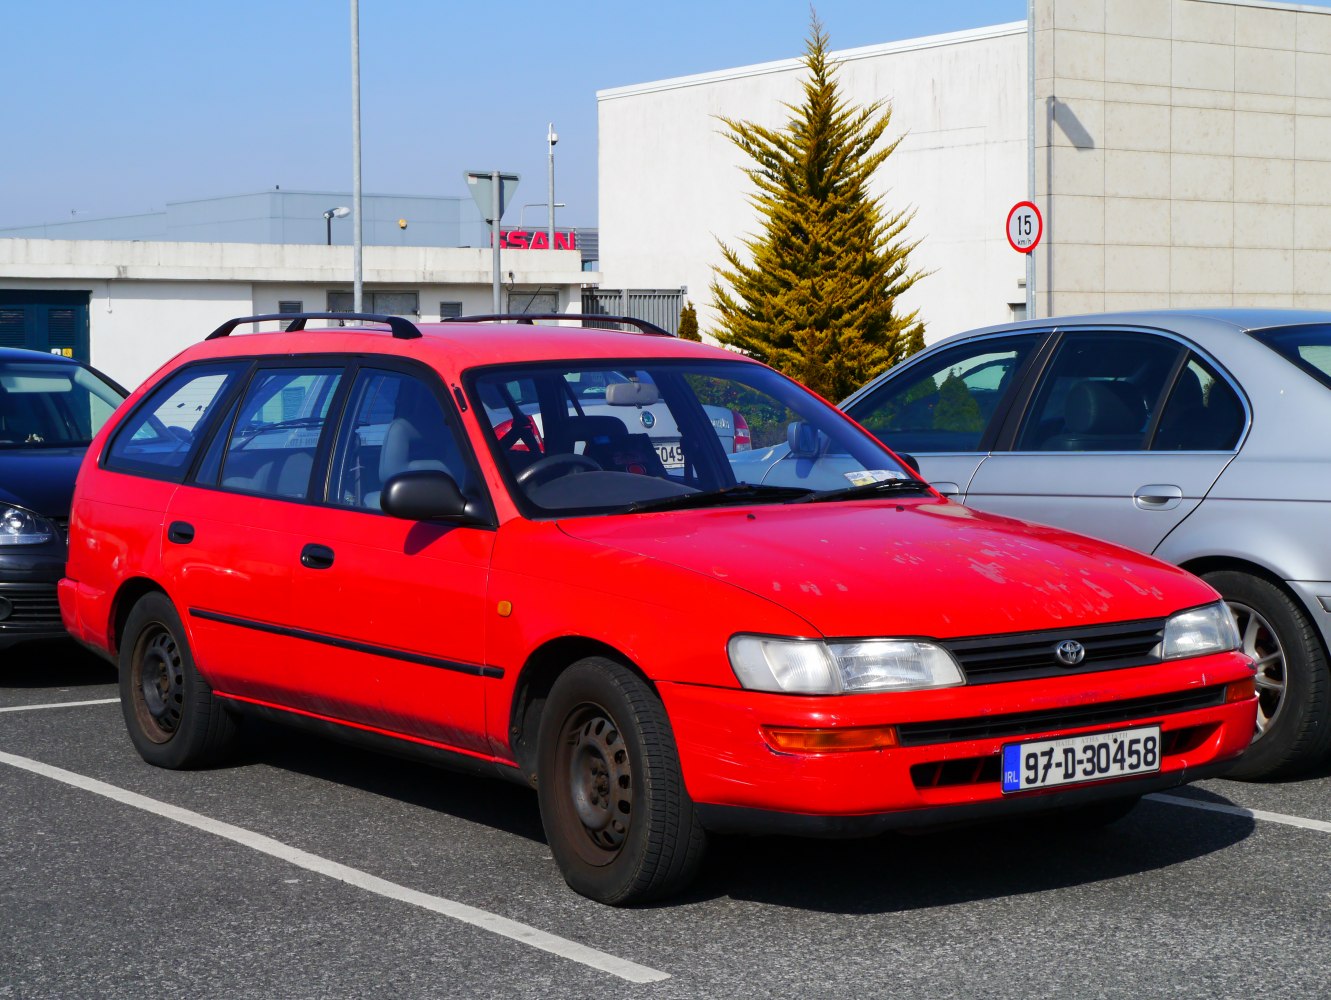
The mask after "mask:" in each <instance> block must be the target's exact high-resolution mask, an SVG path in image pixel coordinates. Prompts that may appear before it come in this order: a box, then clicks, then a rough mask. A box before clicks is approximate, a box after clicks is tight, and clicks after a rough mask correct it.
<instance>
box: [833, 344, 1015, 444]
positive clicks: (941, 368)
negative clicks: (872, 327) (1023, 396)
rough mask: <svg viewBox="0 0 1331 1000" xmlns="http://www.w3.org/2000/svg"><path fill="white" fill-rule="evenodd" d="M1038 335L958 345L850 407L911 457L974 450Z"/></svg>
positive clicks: (871, 428)
mask: <svg viewBox="0 0 1331 1000" xmlns="http://www.w3.org/2000/svg"><path fill="white" fill-rule="evenodd" d="M1040 336H1041V335H1040V334H1034V333H1032V334H1026V335H1021V336H1015V337H1004V338H1001V339H992V340H983V341H979V342H977V343H971V344H961V345H958V346H957V347H955V348H953V349H951V350H948V351H943V352H941V353H940V354H938V355H937V356H936V357H935V358H932V359H930V360H929V361H922V362H920V363H918V364H916V365H914V366H913V367H912V368H910V369H909V371H908V373H907V374H906V376H905V377H904V378H901V379H891V380H889V381H888V383H887V384H886V385H885V386H884V387H883V388H882V389H880V390H879V391H878V392H876V393H873V394H872V395H870V396H869V397H867V398H866V399H864V400H863V401H861V402H860V403H858V404H856V405H854V406H851V407H850V415H851V416H853V417H854V418H855V419H856V420H858V421H859V422H860V423H861V424H862V425H863V426H864V428H865V429H866V430H868V431H869V433H871V434H873V435H874V436H875V437H877V438H878V439H879V440H880V441H883V442H884V443H886V444H887V445H889V446H890V447H892V448H895V449H896V450H897V451H899V452H901V451H905V452H910V453H912V454H925V453H930V452H933V453H946V452H966V451H976V450H978V449H979V447H980V441H981V439H982V438H983V437H984V432H985V430H986V429H987V428H988V426H989V422H990V420H991V419H992V418H993V416H994V414H995V413H997V412H998V408H999V404H1000V403H1001V402H1002V400H1003V398H1004V397H1005V396H1006V394H1007V392H1008V390H1009V389H1010V388H1011V387H1012V386H1013V385H1014V384H1015V379H1016V375H1017V372H1018V371H1020V369H1021V366H1022V364H1023V363H1024V362H1025V360H1026V359H1027V358H1028V357H1029V356H1030V353H1031V351H1032V350H1034V348H1035V345H1036V344H1037V343H1038V342H1039V340H1040Z"/></svg>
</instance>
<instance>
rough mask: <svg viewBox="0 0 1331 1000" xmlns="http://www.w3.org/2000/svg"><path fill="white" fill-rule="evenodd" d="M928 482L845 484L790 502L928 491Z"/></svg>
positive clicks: (813, 501)
mask: <svg viewBox="0 0 1331 1000" xmlns="http://www.w3.org/2000/svg"><path fill="white" fill-rule="evenodd" d="M928 492H929V484H928V483H925V482H921V481H920V480H918V479H881V480H878V481H876V482H872V483H860V485H859V486H846V487H843V488H841V489H839V490H821V491H819V492H817V493H810V494H809V495H808V496H802V497H796V498H795V499H794V500H791V501H789V502H790V503H825V502H827V501H829V500H853V499H855V498H856V497H867V496H877V495H878V494H880V493H928Z"/></svg>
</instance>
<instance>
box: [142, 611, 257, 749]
mask: <svg viewBox="0 0 1331 1000" xmlns="http://www.w3.org/2000/svg"><path fill="white" fill-rule="evenodd" d="M120 710H121V712H122V713H123V714H124V716H125V726H126V728H128V730H129V738H130V740H131V741H132V742H133V744H134V748H135V749H136V750H138V752H139V756H140V757H142V758H143V759H144V760H146V761H147V762H148V763H149V764H155V765H157V766H158V767H167V768H173V769H178V768H189V767H198V766H199V765H201V764H207V763H209V762H211V761H213V760H216V759H217V758H218V757H219V756H221V755H222V754H223V753H224V752H225V751H226V750H227V749H228V748H229V747H230V745H231V743H232V742H233V740H234V738H235V734H236V723H235V719H234V718H233V717H232V715H231V713H230V711H228V709H227V708H226V706H224V705H223V704H221V703H220V702H219V701H218V700H217V699H216V698H215V697H214V696H213V690H212V688H210V687H209V686H208V682H207V681H205V680H204V679H203V677H202V676H200V674H199V672H198V670H196V669H195V667H194V657H193V655H192V654H191V653H190V649H189V643H188V642H187V641H186V639H185V628H184V625H183V624H182V623H181V621H180V616H179V615H178V614H176V609H175V607H174V606H173V605H172V603H171V602H170V600H168V599H167V597H166V595H164V594H157V593H154V594H147V595H145V596H144V597H142V598H141V599H140V600H139V602H138V603H137V604H135V605H134V608H133V610H131V611H130V613H129V618H128V619H127V620H126V622H125V629H124V634H123V636H122V637H121V643H120Z"/></svg>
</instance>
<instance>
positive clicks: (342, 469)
mask: <svg viewBox="0 0 1331 1000" xmlns="http://www.w3.org/2000/svg"><path fill="white" fill-rule="evenodd" d="M337 442H338V443H337V448H336V451H335V454H334V456H333V474H332V480H331V485H330V487H329V494H328V499H329V502H330V503H334V504H337V505H338V506H342V507H358V508H362V509H365V510H373V511H378V510H380V509H381V508H380V506H379V499H380V495H381V493H382V491H383V488H384V484H385V483H387V482H388V480H389V479H390V478H391V477H392V476H395V475H397V474H398V473H399V472H412V471H418V470H435V471H438V472H446V473H448V474H449V475H450V476H452V477H453V480H454V482H456V483H457V484H458V486H459V488H460V489H461V490H462V492H463V493H464V494H466V493H469V491H470V490H471V488H472V482H471V480H472V474H471V471H470V468H469V467H468V465H467V462H466V461H465V460H464V458H463V451H462V447H461V446H460V444H459V441H458V437H457V435H456V433H455V431H454V429H453V427H452V425H451V422H450V421H449V420H448V418H447V417H446V416H445V415H444V408H443V406H441V405H440V403H439V400H438V399H437V398H436V396H435V395H434V393H433V392H432V391H431V390H430V387H429V386H428V385H426V384H425V383H424V382H422V381H421V380H420V379H418V378H416V377H415V376H413V375H408V374H404V373H402V372H391V371H377V370H373V369H365V370H362V371H361V372H360V374H358V375H357V376H356V381H355V384H354V385H352V387H351V398H350V403H349V405H348V406H347V410H346V416H345V417H344V418H343V422H342V427H341V429H340V430H339V431H338V435H337Z"/></svg>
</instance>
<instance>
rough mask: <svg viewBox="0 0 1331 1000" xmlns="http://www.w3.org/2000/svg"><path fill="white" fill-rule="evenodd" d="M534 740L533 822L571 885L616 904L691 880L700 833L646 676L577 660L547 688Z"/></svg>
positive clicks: (702, 839) (701, 844) (601, 661)
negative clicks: (537, 815) (536, 817)
mask: <svg viewBox="0 0 1331 1000" xmlns="http://www.w3.org/2000/svg"><path fill="white" fill-rule="evenodd" d="M538 739H539V746H538V751H537V794H538V798H539V800H540V809H541V822H542V824H543V825H544V827H545V836H546V840H547V842H548V843H549V845H550V851H551V853H552V854H553V855H554V858H555V862H556V863H557V864H558V865H559V870H560V872H561V873H562V874H563V876H564V880H565V881H566V882H567V883H568V884H569V887H570V888H571V889H573V891H574V892H577V893H580V894H581V895H583V896H587V897H588V898H590V899H594V900H597V901H598V902H601V903H608V904H610V905H613V906H624V905H628V904H632V903H641V902H645V901H647V900H651V899H658V898H661V897H663V896H667V895H670V894H671V893H674V892H678V891H679V890H681V889H683V888H684V887H685V886H686V885H688V883H689V882H691V881H692V880H693V878H694V876H695V875H696V873H697V871H698V867H699V865H700V864H701V863H702V857H703V853H704V851H705V849H706V834H705V833H704V832H703V829H702V826H701V825H700V824H699V822H698V819H697V817H696V816H695V814H694V810H693V803H692V801H691V800H690V799H689V796H688V793H687V791H686V790H685V788H684V779H683V776H682V774H681V773H680V767H679V752H678V750H677V748H676V746H675V738H674V735H673V733H672V732H671V729H670V722H669V719H668V718H667V717H666V713H665V708H664V706H663V705H662V704H661V701H660V699H659V698H658V697H657V696H656V693H655V692H654V691H653V690H652V689H651V688H650V687H649V686H648V685H647V684H646V682H644V681H643V680H642V679H641V678H640V677H638V675H637V674H635V673H633V672H632V671H631V670H629V669H628V668H627V667H625V666H623V665H622V664H620V663H617V662H615V661H613V660H609V659H606V658H603V657H595V656H594V657H588V658H587V659H584V660H579V661H578V662H577V663H574V664H573V665H572V666H570V667H569V668H568V669H567V670H565V671H564V672H563V673H562V674H561V675H560V676H559V677H558V679H557V680H556V681H555V683H554V686H553V687H552V688H551V690H550V695H549V697H548V698H547V700H546V704H545V708H544V711H543V712H542V715H541V724H540V735H539V738H538Z"/></svg>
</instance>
